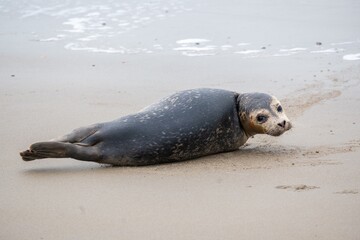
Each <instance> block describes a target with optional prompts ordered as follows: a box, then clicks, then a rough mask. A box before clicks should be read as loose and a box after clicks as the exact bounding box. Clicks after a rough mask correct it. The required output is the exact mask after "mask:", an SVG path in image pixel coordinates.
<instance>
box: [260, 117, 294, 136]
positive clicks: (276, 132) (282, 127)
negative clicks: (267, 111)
mask: <svg viewBox="0 0 360 240" xmlns="http://www.w3.org/2000/svg"><path fill="white" fill-rule="evenodd" d="M291 128H292V124H291V122H289V121H287V122H282V123H279V124H278V125H276V126H274V127H273V128H271V129H269V130H268V131H267V132H266V134H268V135H271V136H274V137H278V136H280V135H282V134H283V133H284V132H286V131H289V130H290V129H291Z"/></svg>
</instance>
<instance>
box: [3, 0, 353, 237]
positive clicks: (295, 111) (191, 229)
mask: <svg viewBox="0 0 360 240" xmlns="http://www.w3.org/2000/svg"><path fill="white" fill-rule="evenodd" d="M234 4H235V5H234ZM236 4H237V3H235V2H231V1H227V2H226V4H224V5H222V6H218V3H214V2H212V3H210V4H209V5H206V4H203V3H202V2H199V3H197V4H195V5H194V6H192V10H191V11H190V10H186V11H185V10H184V11H179V12H178V13H177V14H175V16H174V17H172V18H169V19H170V20H169V21H160V22H153V23H149V25H147V27H144V28H143V29H140V30H129V31H128V32H126V33H124V38H125V40H124V41H125V43H124V44H125V45H126V43H127V41H129V42H130V40H131V39H132V37H133V38H134V37H137V36H142V37H144V35H146V34H148V33H149V32H151V33H152V35H151V36H149V37H148V38H144V39H143V40H142V41H143V44H144V45H146V44H148V45H152V44H153V43H152V41H153V39H154V36H155V35H156V37H158V38H159V39H160V40H159V41H163V42H162V45H163V46H167V45H166V44H167V43H168V44H169V45H168V46H169V47H168V48H167V49H165V50H164V51H161V52H153V53H145V52H139V53H131V52H127V53H114V54H109V53H105V52H91V51H90V52H89V51H82V50H79V51H77V50H69V49H66V48H64V46H65V45H67V44H69V42H65V41H70V40H71V39H68V40H64V41H63V42H62V41H55V42H42V41H33V36H34V34H33V33H31V32H33V31H35V30H33V29H32V30H31V29H30V30H29V29H28V28H26V29H25V30H23V31H19V30H18V31H16V30H12V31H10V30H9V29H8V28H5V27H3V28H2V32H1V34H2V36H3V38H2V39H0V42H1V44H0V46H1V47H0V49H1V54H0V61H1V63H2V64H1V66H0V69H1V70H0V81H1V85H2V87H1V88H0V107H1V118H0V126H1V127H0V134H1V136H2V138H1V140H0V141H1V146H2V148H1V149H2V150H3V151H2V154H1V158H0V159H1V161H0V167H1V170H2V172H1V179H0V189H1V195H0V213H1V214H0V239H99V238H101V239H327V240H328V239H358V237H359V236H360V230H359V227H358V226H359V225H360V205H359V202H360V159H359V158H360V136H359V132H360V121H359V119H360V111H359V109H360V97H359V91H360V85H359V84H360V61H359V60H354V61H347V60H344V58H343V56H345V55H349V54H357V53H359V52H360V43H359V42H358V40H359V39H360V35H359V33H358V31H357V29H359V28H358V25H359V24H360V21H355V20H359V19H358V17H355V13H359V11H358V10H359V9H360V8H359V4H357V3H356V2H355V1H343V2H341V3H334V2H331V3H328V2H325V1H324V2H322V1H320V2H319V3H317V4H312V3H311V2H309V3H303V4H300V5H299V6H297V7H298V9H300V10H301V11H299V13H298V14H299V15H296V14H295V13H296V11H294V8H293V7H294V6H292V5H291V4H289V5H276V4H273V5H271V4H270V5H268V4H266V3H264V2H262V1H257V2H254V3H251V4H250V3H249V2H242V4H243V5H242V6H243V7H245V9H246V11H245V10H244V9H243V10H241V11H240V12H241V13H242V14H240V15H236V14H235V13H236V8H235V7H233V6H236V7H238V8H241V6H239V5H236ZM184 5H185V6H188V5H189V3H188V2H185V3H184ZM190 5H191V4H190ZM199 6H201V8H200V7H199ZM259 9H260V10H259ZM0 10H1V8H0ZM215 10H216V11H215ZM153 11H155V10H153ZM271 11H275V12H276V13H281V12H282V11H285V12H286V14H285V15H284V16H282V17H281V16H280V15H279V16H277V17H275V16H273V15H272V14H271ZM302 11H304V12H308V13H309V17H308V18H307V19H308V20H309V19H310V20H312V22H311V21H310V20H309V21H300V20H299V19H302V16H300V15H301V14H300V13H301V12H302ZM229 12H230V13H232V14H233V15H232V14H226V13H229ZM316 13H317V14H316ZM27 14H29V13H27ZM257 14H263V15H262V16H263V17H259V18H258V17H256V16H257ZM294 14H295V15H294ZM8 15H9V14H8ZM8 15H3V16H2V18H6V17H9V19H10V16H8ZM270 16H272V17H274V18H271V17H270ZM333 16H336V17H333ZM345 16H349V18H345ZM357 16H360V14H358V15H357ZM45 18H46V16H39V17H38V18H35V17H34V18H27V19H26V22H27V24H28V25H30V26H31V23H32V21H33V22H39V21H41V19H45ZM16 19H17V18H14V20H13V21H12V22H9V24H13V25H14V26H16V25H17V24H19V22H21V21H20V20H16ZM52 19H53V18H52ZM54 19H55V20H54V22H56V21H58V20H59V19H58V18H54ZM196 19H198V21H199V23H198V24H199V25H201V24H200V23H203V22H207V21H210V22H211V23H212V26H206V27H204V28H199V25H198V24H195V25H194V20H196ZM214 19H217V20H218V21H214ZM349 19H350V20H353V21H350V20H349ZM246 20H248V23H249V24H248V25H246V24H245V21H246ZM255 20H256V21H255ZM326 20H328V22H330V23H335V22H337V23H338V24H339V25H333V28H326V26H327V21H326ZM271 21H273V22H272V23H273V24H271ZM232 22H239V24H240V26H242V29H243V32H242V31H236V30H234V29H232V28H230V27H229V26H230V25H226V26H227V27H225V28H223V24H226V23H232ZM314 22H315V23H316V24H312V23H314ZM195 23H196V22H195ZM293 23H296V27H297V29H300V30H299V32H298V31H295V30H294V31H293V32H290V33H289V32H286V31H283V30H289V29H292V28H293ZM49 24H53V23H52V22H51V23H49ZM54 24H55V23H54ZM181 25H187V26H189V29H188V32H187V31H186V30H179V32H180V33H181V34H179V33H175V31H174V30H172V29H173V28H174V26H181ZM263 25H266V26H265V27H264V26H263ZM271 26H272V27H273V28H272V29H271V28H270V27H271ZM276 26H277V27H276ZM342 26H346V28H344V27H342ZM27 27H29V26H27ZM256 27H258V28H256ZM267 28H269V29H268V30H266V29H267ZM154 29H158V30H157V32H155V33H154V32H153V31H151V30H154ZM209 29H215V30H214V32H213V33H210V34H209V32H208V30H209ZM252 29H259V31H258V32H253V31H252ZM320 29H321V31H320ZM160 30H163V32H162V31H160ZM265 30H266V31H265ZM46 31H47V32H49V31H50V30H46ZM46 31H45V30H44V32H46ZM197 31H198V32H197ZM184 33H187V34H184ZM215 33H218V34H219V35H216V34H215ZM230 33H233V35H232V36H231V37H232V40H228V41H230V42H231V41H233V42H232V43H230V44H232V45H233V46H234V47H233V48H235V45H236V44H235V43H240V42H252V44H251V45H250V46H245V45H244V46H239V45H236V46H237V47H236V48H237V49H234V50H232V52H231V53H229V52H228V51H225V50H221V49H222V48H221V47H216V48H215V47H214V48H212V49H209V50H200V51H206V52H207V53H209V55H206V56H196V57H189V56H188V55H186V54H183V52H181V51H178V50H173V49H174V48H177V47H179V46H177V45H178V44H177V43H176V41H177V40H179V39H187V38H196V37H197V38H199V37H202V38H204V39H211V40H212V42H223V43H222V44H226V40H224V39H226V38H227V37H224V36H225V35H226V34H227V35H230ZM244 33H245V35H246V36H247V37H244V36H243V34H244ZM265 33H266V34H267V35H268V36H269V37H268V38H267V37H266V36H265V35H262V34H265ZM41 34H44V33H43V32H41ZM41 34H39V35H41ZM311 34H313V35H311ZM180 35H181V36H180ZM51 36H52V35H49V36H45V35H44V36H41V37H44V38H45V37H51ZM291 36H296V39H292V38H291ZM82 37H84V36H82ZM254 39H257V43H256V42H254V41H255V40H254ZM260 39H261V40H260ZM264 39H266V40H264ZM112 41H113V42H112V43H111V42H110V43H107V44H109V45H108V46H106V47H109V46H113V45H114V44H113V43H114V42H115V40H112ZM349 41H351V42H353V43H352V44H345V42H349ZM317 42H321V45H318V44H317ZM332 43H333V44H334V43H344V44H343V45H340V46H341V48H344V50H338V51H337V52H333V53H311V51H320V50H326V49H330V48H333V47H334V46H336V45H331V44H332ZM91 44H94V43H91ZM206 44H207V43H206ZM218 45H220V44H218ZM268 45H271V46H268ZM89 46H90V45H89ZM89 46H87V47H89ZM114 46H115V45H114ZM262 46H266V49H261V47H262ZM91 47H94V46H93V45H91ZM197 47H199V46H197ZM200 47H202V45H201V44H200ZM298 47H303V48H306V49H307V50H296V49H295V50H294V49H293V50H291V51H280V50H281V49H291V48H298ZM128 48H131V44H130V45H128ZM208 48H209V47H208ZM338 48H340V47H339V46H338ZM253 49H260V50H262V51H263V52H260V53H254V55H253V54H250V55H246V56H245V55H244V54H239V53H235V52H236V51H248V50H253ZM289 52H290V53H291V54H289V55H286V56H285V55H284V56H278V57H277V56H274V54H284V53H289ZM195 53H199V51H195ZM201 53H202V52H201ZM210 53H211V54H210ZM213 53H214V54H213ZM196 87H212V88H223V89H230V90H235V91H238V92H252V91H260V92H268V93H271V94H274V95H275V96H277V97H278V98H279V99H280V100H281V101H282V102H283V105H284V109H285V111H286V112H287V115H288V116H289V118H290V119H291V120H292V122H293V124H294V128H293V129H292V130H291V131H290V132H287V133H286V134H284V135H283V136H281V137H278V138H274V137H270V136H255V137H254V138H252V139H250V140H249V141H248V142H247V144H246V145H245V146H244V147H242V148H241V149H239V151H236V152H231V153H226V154H218V155H214V156H209V157H204V158H200V159H197V160H192V161H186V162H181V163H176V164H165V165H157V166H147V167H108V166H102V165H99V164H95V163H86V162H80V161H74V160H71V159H48V160H39V161H33V162H28V163H27V162H23V161H22V160H21V158H20V156H19V154H18V153H19V152H20V151H22V150H25V149H26V148H27V147H28V146H29V145H30V144H31V143H33V142H36V141H41V140H47V139H51V138H53V137H56V136H59V135H62V134H65V133H67V132H69V131H71V130H72V129H74V128H76V127H79V126H84V125H88V124H92V123H96V122H102V121H108V120H112V119H115V118H118V117H119V116H122V115H125V114H129V113H133V112H136V111H138V110H140V109H142V108H143V107H145V106H147V105H148V104H150V103H152V102H154V101H156V100H158V99H160V98H162V97H164V96H166V95H168V94H171V93H173V92H175V91H178V90H182V89H188V88H196Z"/></svg>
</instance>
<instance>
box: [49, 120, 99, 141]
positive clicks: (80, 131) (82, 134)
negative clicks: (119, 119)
mask: <svg viewBox="0 0 360 240" xmlns="http://www.w3.org/2000/svg"><path fill="white" fill-rule="evenodd" d="M100 127H101V125H100V124H94V125H91V126H88V127H81V128H77V129H75V130H73V131H72V132H71V133H69V134H66V135H64V136H62V137H59V138H55V139H52V140H51V141H54V142H64V143H65V142H68V143H81V142H86V144H89V145H94V144H96V143H97V141H94V140H95V139H89V137H90V136H93V135H94V134H95V133H96V132H97V131H98V130H99V129H100Z"/></svg>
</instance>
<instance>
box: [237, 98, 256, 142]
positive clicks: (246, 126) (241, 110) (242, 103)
mask: <svg viewBox="0 0 360 240" xmlns="http://www.w3.org/2000/svg"><path fill="white" fill-rule="evenodd" d="M246 104H248V97H247V96H246V94H239V96H238V97H237V109H238V115H239V119H240V124H241V127H242V129H243V130H244V132H245V135H246V137H247V138H250V137H252V136H254V135H255V134H257V133H256V132H255V131H254V130H253V128H252V126H250V123H251V121H250V119H248V114H246V111H247V110H248V109H247V108H246Z"/></svg>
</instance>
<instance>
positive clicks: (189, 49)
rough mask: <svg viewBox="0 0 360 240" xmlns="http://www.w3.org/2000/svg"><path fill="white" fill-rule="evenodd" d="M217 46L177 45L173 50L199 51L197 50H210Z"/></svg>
mask: <svg viewBox="0 0 360 240" xmlns="http://www.w3.org/2000/svg"><path fill="white" fill-rule="evenodd" d="M214 48H215V46H205V47H177V48H174V49H173V50H175V51H193V52H197V51H209V50H213V49H214Z"/></svg>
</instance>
